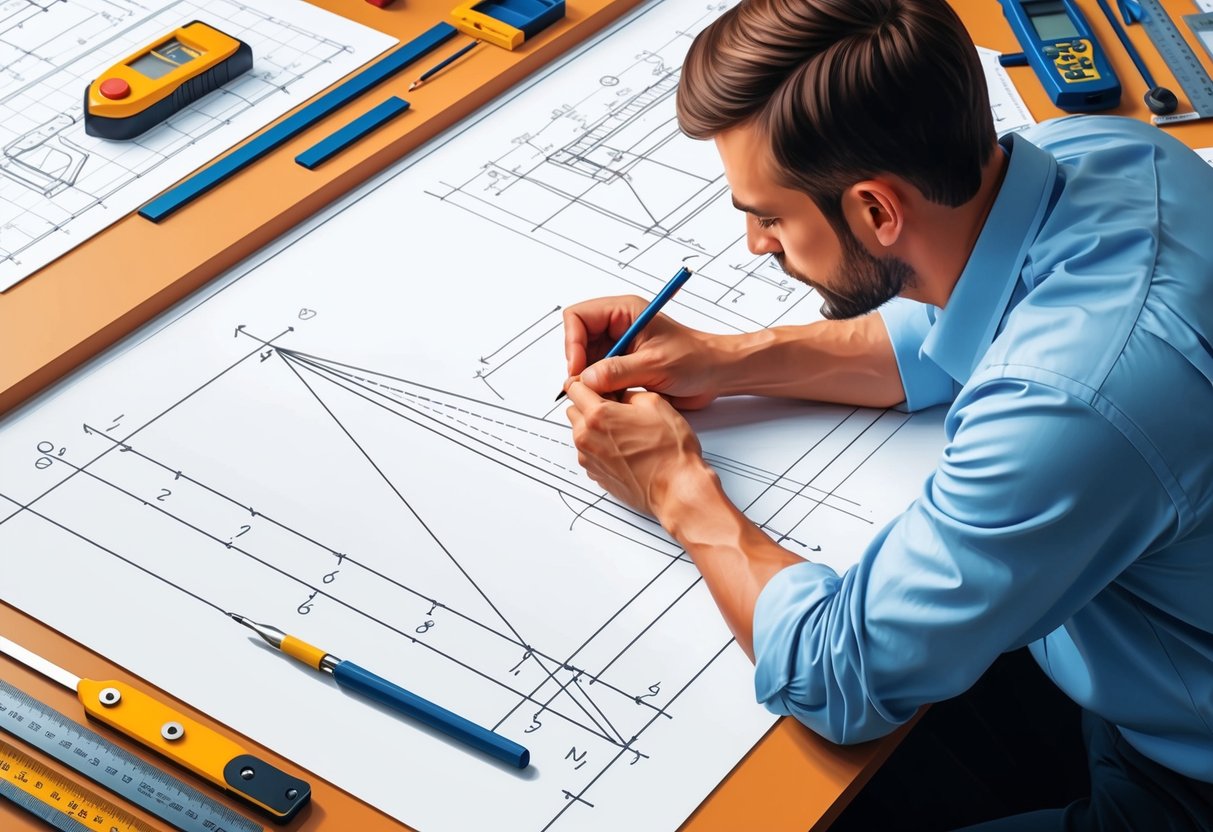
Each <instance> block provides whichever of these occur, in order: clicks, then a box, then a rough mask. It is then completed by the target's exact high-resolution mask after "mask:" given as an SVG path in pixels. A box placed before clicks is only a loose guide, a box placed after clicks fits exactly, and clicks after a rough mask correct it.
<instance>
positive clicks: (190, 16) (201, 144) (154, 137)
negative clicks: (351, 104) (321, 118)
mask: <svg viewBox="0 0 1213 832" xmlns="http://www.w3.org/2000/svg"><path fill="white" fill-rule="evenodd" d="M191 20H202V21H204V22H206V23H209V24H211V25H212V26H215V27H217V28H219V29H221V30H222V31H224V32H227V33H228V34H230V35H231V36H232V37H235V38H239V39H240V40H242V41H244V42H245V43H247V44H249V46H250V47H251V48H252V50H253V68H252V70H250V71H249V72H248V73H246V74H244V75H242V76H241V77H239V78H237V79H235V80H233V81H231V82H229V83H228V84H225V85H224V86H223V87H222V88H220V89H219V90H217V91H215V92H213V93H211V94H210V95H207V96H205V97H204V98H202V99H199V100H198V101H196V102H194V103H193V104H191V105H190V106H188V107H186V108H184V109H183V110H182V111H181V112H179V113H177V114H176V115H174V116H172V117H171V118H169V119H167V120H166V121H165V122H164V123H163V124H160V125H158V126H156V127H154V128H152V129H151V130H149V131H148V132H146V133H144V134H143V135H141V136H139V137H137V138H135V139H133V140H131V141H121V142H116V141H108V140H106V139H98V138H94V137H92V136H89V135H87V134H86V133H85V132H84V123H83V120H82V119H83V106H84V92H85V89H86V88H87V87H88V85H89V83H90V82H92V80H93V79H94V78H97V77H99V76H100V75H101V73H103V72H104V71H105V70H106V69H108V68H109V67H110V66H112V65H114V64H115V63H117V62H118V61H121V60H123V59H124V58H126V57H127V56H128V55H131V54H132V53H134V52H136V51H137V50H139V49H142V48H144V47H146V46H149V45H151V44H153V43H155V41H156V40H157V39H158V38H162V37H163V36H164V35H165V33H167V32H170V31H172V30H173V29H175V28H177V27H178V26H183V25H185V24H186V23H188V22H190V21H191ZM395 42H396V40H395V38H392V37H389V36H387V35H385V34H383V33H381V32H376V31H374V30H373V29H369V28H367V27H365V26H362V25H360V24H357V23H354V22H353V21H350V20H346V19H345V18H343V17H340V16H339V15H335V14H333V13H332V12H327V11H325V10H324V9H319V8H317V7H315V6H312V5H310V4H308V3H304V2H301V0H258V2H255V3H254V2H249V3H245V2H241V0H138V2H137V1H136V0H9V2H0V291H3V290H5V289H7V288H8V287H9V286H12V285H13V284H14V283H17V282H19V281H21V280H23V279H24V278H26V277H28V276H29V275H31V274H33V273H34V272H35V271H37V270H38V269H40V268H41V267H43V266H45V265H46V264H47V263H49V262H51V261H52V260H54V259H55V258H56V257H58V256H60V255H61V254H63V253H64V252H66V251H68V250H70V249H71V248H72V247H73V246H76V245H78V244H79V243H80V242H82V241H84V240H86V239H88V238H89V237H91V236H92V235H93V234H96V233H97V232H98V231H101V230H102V229H104V228H105V227H106V226H108V225H109V224H110V223H112V222H115V221H116V220H119V219H121V218H122V217H123V216H125V215H127V214H128V213H130V212H131V211H133V210H134V209H135V208H137V207H139V205H141V204H142V203H143V202H145V201H146V200H148V199H150V198H151V197H153V196H155V195H156V194H157V193H159V192H160V191H162V190H163V189H165V188H167V187H168V186H169V185H171V184H172V183H173V182H176V181H177V180H178V179H180V178H181V177H182V176H184V175H185V174H187V173H189V172H190V171H191V170H193V169H194V168H197V167H199V166H200V165H202V164H203V163H204V162H206V161H207V160H209V159H211V158H213V157H214V156H217V155H218V154H219V153H221V152H223V151H224V150H226V149H227V148H229V147H231V146H232V145H234V144H236V143H237V142H239V141H240V140H242V139H244V138H245V137H246V136H249V135H251V134H252V133H254V132H255V131H257V130H259V129H260V128H262V127H264V126H265V125H267V124H269V123H270V122H271V121H273V120H274V119H276V118H277V117H278V116H280V115H282V114H283V113H285V112H286V111H287V110H290V109H291V108H293V107H296V106H298V105H299V104H301V103H303V102H304V101H306V100H307V99H308V98H310V97H311V96H312V95H314V94H315V93H317V92H319V91H320V90H322V89H324V88H325V87H327V86H328V85H330V84H332V83H333V82H334V81H336V80H338V79H339V78H341V77H343V76H344V75H346V74H347V73H349V72H350V71H352V70H353V69H355V68H356V67H358V66H359V65H360V64H363V63H366V62H367V61H368V60H370V59H371V58H373V57H375V55H377V54H379V53H380V52H382V51H383V50H384V49H387V48H388V47H389V46H391V45H392V44H394V43H395Z"/></svg>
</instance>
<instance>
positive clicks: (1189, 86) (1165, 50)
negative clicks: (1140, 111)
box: [1136, 0, 1213, 124]
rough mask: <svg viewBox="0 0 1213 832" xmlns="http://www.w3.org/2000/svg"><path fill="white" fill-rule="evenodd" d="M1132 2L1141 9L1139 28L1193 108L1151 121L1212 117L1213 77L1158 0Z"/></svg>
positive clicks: (1166, 121) (1177, 120)
mask: <svg viewBox="0 0 1213 832" xmlns="http://www.w3.org/2000/svg"><path fill="white" fill-rule="evenodd" d="M1136 5H1137V6H1140V8H1141V17H1140V20H1141V25H1142V27H1143V28H1144V29H1145V30H1146V34H1148V35H1149V36H1150V40H1151V41H1153V42H1154V48H1155V49H1157V50H1158V54H1159V55H1161V56H1162V59H1163V60H1164V61H1165V62H1166V64H1167V67H1168V68H1170V70H1171V74H1173V75H1174V76H1175V80H1176V81H1178V82H1179V85H1180V86H1181V87H1183V91H1184V94H1185V95H1187V97H1188V101H1189V102H1191V104H1192V109H1193V111H1194V112H1191V113H1172V114H1171V115H1168V116H1155V117H1154V119H1153V121H1154V123H1155V124H1175V123H1176V122H1180V121H1195V120H1196V119H1202V118H1210V117H1213V79H1211V78H1210V77H1209V73H1208V72H1206V71H1205V68H1204V65H1203V64H1202V63H1201V62H1200V58H1199V57H1197V55H1196V53H1195V52H1193V51H1192V47H1190V46H1188V42H1187V41H1186V40H1184V37H1183V35H1182V34H1180V32H1179V29H1178V28H1176V26H1175V21H1173V20H1171V17H1170V15H1168V14H1167V10H1166V9H1165V8H1163V5H1162V0H1136Z"/></svg>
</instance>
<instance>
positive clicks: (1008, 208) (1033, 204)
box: [922, 133, 1057, 384]
mask: <svg viewBox="0 0 1213 832" xmlns="http://www.w3.org/2000/svg"><path fill="white" fill-rule="evenodd" d="M999 144H1000V145H1002V147H1003V149H1004V150H1006V152H1007V153H1008V154H1009V155H1010V157H1011V158H1010V162H1009V163H1008V166H1007V172H1006V175H1005V176H1004V177H1003V182H1002V187H1001V188H999V191H998V196H997V197H996V198H995V199H994V205H993V206H992V207H991V208H990V213H989V216H987V217H986V222H985V225H984V226H983V227H982V229H981V234H980V235H978V237H977V244H976V245H975V246H973V253H972V254H971V255H969V261H968V263H966V264H965V268H964V271H963V272H962V273H961V275H960V279H959V280H957V281H956V286H955V288H953V290H952V296H951V297H950V298H948V303H947V306H946V307H945V308H944V309H943V310H942V311H940V313H939V315H938V316H937V317H936V320H935V325H934V326H933V327H932V328H931V331H930V333H929V334H928V335H927V337H926V339H925V340H924V341H923V344H922V352H923V354H924V355H926V356H927V357H928V358H930V359H931V360H932V361H933V362H935V364H937V365H939V367H940V368H941V369H943V370H944V372H946V373H947V374H948V375H950V376H951V377H952V378H954V379H956V381H958V382H960V383H961V384H964V383H965V382H966V381H968V379H969V376H970V375H972V373H973V370H974V369H975V368H976V367H977V363H978V361H980V360H981V357H982V355H984V354H985V351H986V349H987V348H988V347H989V346H990V344H991V343H993V341H994V336H995V333H996V331H997V329H998V324H999V322H1001V321H1002V318H1003V313H1005V311H1006V308H1007V304H1008V303H1009V302H1010V300H1011V293H1012V291H1013V290H1014V288H1015V283H1016V281H1017V280H1018V278H1019V274H1020V272H1021V271H1022V270H1023V263H1024V260H1025V259H1026V258H1027V254H1028V249H1029V247H1030V246H1031V245H1032V243H1033V242H1035V240H1036V234H1037V232H1038V231H1039V230H1040V224H1041V222H1042V221H1043V220H1044V215H1045V210H1046V208H1047V207H1048V205H1049V198H1050V196H1051V194H1052V192H1053V184H1054V182H1055V180H1056V177H1057V161H1056V160H1055V159H1054V158H1053V156H1052V155H1050V154H1049V153H1048V152H1046V151H1044V150H1041V149H1040V148H1039V147H1037V146H1036V145H1034V144H1032V143H1031V142H1029V141H1028V140H1027V139H1024V138H1023V137H1021V136H1019V135H1018V134H1015V133H1012V134H1010V135H1007V136H1004V137H1003V138H1002V139H1000V140H999Z"/></svg>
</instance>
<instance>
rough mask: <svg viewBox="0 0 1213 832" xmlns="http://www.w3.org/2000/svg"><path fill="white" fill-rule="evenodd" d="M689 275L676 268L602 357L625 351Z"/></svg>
mask: <svg viewBox="0 0 1213 832" xmlns="http://www.w3.org/2000/svg"><path fill="white" fill-rule="evenodd" d="M690 277H691V270H690V269H688V268H687V267H686V266H683V267H682V268H681V269H679V270H678V273H677V274H675V275H674V276H673V277H671V278H670V282H669V283H667V284H666V285H665V286H662V287H661V291H660V292H658V293H657V297H655V298H653V299H652V300H651V301H649V305H648V306H646V307H645V308H644V310H643V311H642V312H641V313H640V314H639V315H637V316H636V320H634V321H632V325H631V326H630V327H628V329H627V332H625V333H623V335H621V336H619V340H618V341H616V342H615V346H613V347H611V349H610V350H609V351H608V352H607V354H606V355H604V356H603V358H614V357H615V356H617V355H622V354H623V353H625V352H627V350H628V347H630V346H632V341H634V340H636V336H637V335H639V334H640V332H641V330H643V329H644V328H645V327H646V326H648V325H649V321H651V320H653V319H654V318H656V317H657V313H658V312H660V311H661V307H663V306H665V305H666V304H667V303H668V302H669V300H670V298H672V297H674V295H676V294H678V290H679V289H681V288H682V284H684V283H686V282H687V280H689V279H690ZM565 395H566V394H565V392H564V391H563V390H561V391H560V395H558V396H557V397H556V401H560V400H561V399H563V398H564V397H565Z"/></svg>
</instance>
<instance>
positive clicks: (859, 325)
mask: <svg viewBox="0 0 1213 832" xmlns="http://www.w3.org/2000/svg"><path fill="white" fill-rule="evenodd" d="M717 347H718V349H719V350H720V352H721V354H722V356H723V357H722V361H721V378H720V389H721V394H722V395H747V394H748V395H761V396H781V397H785V398H793V399H809V400H813V401H823V402H837V403H840V404H852V405H861V406H864V407H889V406H891V405H895V404H897V403H899V402H901V401H903V400H904V399H905V392H904V390H903V388H902V384H901V375H900V373H899V372H898V370H897V359H896V357H895V356H894V354H893V345H892V343H891V342H890V341H889V334H888V331H887V330H886V329H885V325H884V321H882V320H881V318H880V316H879V315H878V314H876V313H873V314H870V315H865V316H863V317H862V318H855V319H853V320H848V321H821V322H818V323H813V324H808V325H806V326H782V327H774V328H772V329H764V330H759V331H758V332H752V333H746V334H744V335H732V336H721V337H720V338H719V340H718V342H717Z"/></svg>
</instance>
